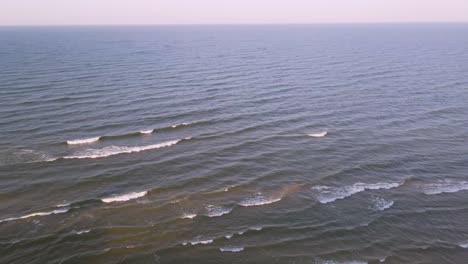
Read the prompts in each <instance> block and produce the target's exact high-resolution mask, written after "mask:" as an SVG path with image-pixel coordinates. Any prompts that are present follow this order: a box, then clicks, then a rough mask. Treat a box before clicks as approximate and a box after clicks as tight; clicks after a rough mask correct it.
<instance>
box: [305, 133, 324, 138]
mask: <svg viewBox="0 0 468 264" xmlns="http://www.w3.org/2000/svg"><path fill="white" fill-rule="evenodd" d="M327 134H328V132H327V131H325V132H320V133H314V134H307V136H309V137H317V138H319V137H324V136H326V135H327Z"/></svg>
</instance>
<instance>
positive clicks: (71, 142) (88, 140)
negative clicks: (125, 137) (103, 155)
mask: <svg viewBox="0 0 468 264" xmlns="http://www.w3.org/2000/svg"><path fill="white" fill-rule="evenodd" d="M100 138H101V137H93V138H84V139H75V140H68V141H67V144H68V145H79V144H90V143H93V142H97V141H99V139H100Z"/></svg>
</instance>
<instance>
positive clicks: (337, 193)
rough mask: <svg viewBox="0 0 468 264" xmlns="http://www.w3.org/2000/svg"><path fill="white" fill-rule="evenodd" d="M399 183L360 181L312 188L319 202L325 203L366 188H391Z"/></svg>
mask: <svg viewBox="0 0 468 264" xmlns="http://www.w3.org/2000/svg"><path fill="white" fill-rule="evenodd" d="M400 185H401V184H400V183H385V182H379V183H362V182H358V183H355V184H353V185H349V186H344V187H329V186H314V187H312V190H314V191H317V192H318V195H317V199H318V201H319V202H320V203H323V204H326V203H331V202H334V201H336V200H340V199H344V198H346V197H349V196H351V195H353V194H356V193H360V192H363V191H366V190H379V189H392V188H396V187H398V186H400Z"/></svg>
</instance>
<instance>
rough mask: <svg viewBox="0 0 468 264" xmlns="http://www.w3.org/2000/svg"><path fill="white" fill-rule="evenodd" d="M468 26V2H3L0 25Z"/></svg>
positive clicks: (393, 0)
mask: <svg viewBox="0 0 468 264" xmlns="http://www.w3.org/2000/svg"><path fill="white" fill-rule="evenodd" d="M348 22H349V23H363V22H468V0H0V25H70V24H71V25H83V24H239V23H240V24H251V23H348Z"/></svg>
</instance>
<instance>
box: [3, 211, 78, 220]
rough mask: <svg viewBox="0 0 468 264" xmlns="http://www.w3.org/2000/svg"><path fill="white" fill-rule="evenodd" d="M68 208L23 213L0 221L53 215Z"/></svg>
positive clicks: (61, 212)
mask: <svg viewBox="0 0 468 264" xmlns="http://www.w3.org/2000/svg"><path fill="white" fill-rule="evenodd" d="M68 210H70V209H69V208H62V209H56V210H52V211H49V212H38V213H32V214H27V215H23V216H19V217H10V218H5V219H2V220H0V223H2V222H9V221H15V220H20V219H26V218H30V217H36V216H47V215H54V214H63V213H66V212H68Z"/></svg>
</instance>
